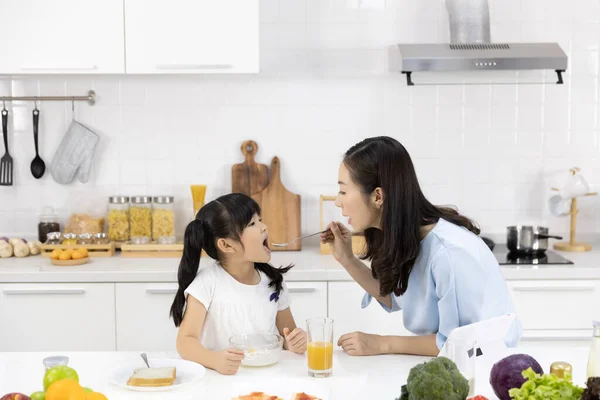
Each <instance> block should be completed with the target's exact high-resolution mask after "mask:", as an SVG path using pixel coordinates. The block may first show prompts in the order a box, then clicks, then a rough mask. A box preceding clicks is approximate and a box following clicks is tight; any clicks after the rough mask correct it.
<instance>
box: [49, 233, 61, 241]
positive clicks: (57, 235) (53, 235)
mask: <svg viewBox="0 0 600 400" xmlns="http://www.w3.org/2000/svg"><path fill="white" fill-rule="evenodd" d="M46 237H47V238H48V239H50V240H58V239H60V232H48V234H47V235H46Z"/></svg>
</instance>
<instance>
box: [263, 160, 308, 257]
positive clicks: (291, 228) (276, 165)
mask: <svg viewBox="0 0 600 400" xmlns="http://www.w3.org/2000/svg"><path fill="white" fill-rule="evenodd" d="M279 172H280V162H279V158H277V157H273V161H271V181H270V182H269V185H268V186H267V187H266V188H265V189H264V190H263V191H262V192H260V193H256V194H253V195H252V198H253V199H254V200H256V201H257V202H258V204H260V206H261V208H262V219H263V221H264V223H265V224H267V227H268V228H269V247H270V248H271V250H273V251H291V250H301V249H302V241H301V240H298V241H296V242H294V243H292V244H291V245H290V246H288V247H274V246H271V245H270V244H271V243H287V242H290V241H292V240H294V239H296V238H297V237H300V236H301V235H300V232H301V224H300V218H301V213H300V195H297V194H294V193H291V192H290V191H288V190H287V189H286V188H285V187H284V186H283V184H282V183H281V176H280V174H279Z"/></svg>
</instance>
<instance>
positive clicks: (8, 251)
mask: <svg viewBox="0 0 600 400" xmlns="http://www.w3.org/2000/svg"><path fill="white" fill-rule="evenodd" d="M12 255H13V247H12V245H10V244H9V243H6V242H4V243H0V258H9V257H12Z"/></svg>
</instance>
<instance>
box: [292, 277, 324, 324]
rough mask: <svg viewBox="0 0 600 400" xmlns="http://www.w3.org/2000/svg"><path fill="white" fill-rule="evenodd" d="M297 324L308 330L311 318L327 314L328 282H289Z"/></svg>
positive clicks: (293, 312) (293, 313)
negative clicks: (307, 325)
mask: <svg viewBox="0 0 600 400" xmlns="http://www.w3.org/2000/svg"><path fill="white" fill-rule="evenodd" d="M287 287H288V291H289V292H290V299H291V306H290V308H291V309H292V315H293V316H294V320H295V321H296V326H298V327H299V328H302V329H304V330H306V320H307V319H309V318H316V317H326V316H327V283H325V282H287Z"/></svg>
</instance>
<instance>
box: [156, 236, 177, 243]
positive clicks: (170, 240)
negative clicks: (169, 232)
mask: <svg viewBox="0 0 600 400" xmlns="http://www.w3.org/2000/svg"><path fill="white" fill-rule="evenodd" d="M176 241H177V238H176V237H175V236H160V237H159V238H158V244H175V243H176Z"/></svg>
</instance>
